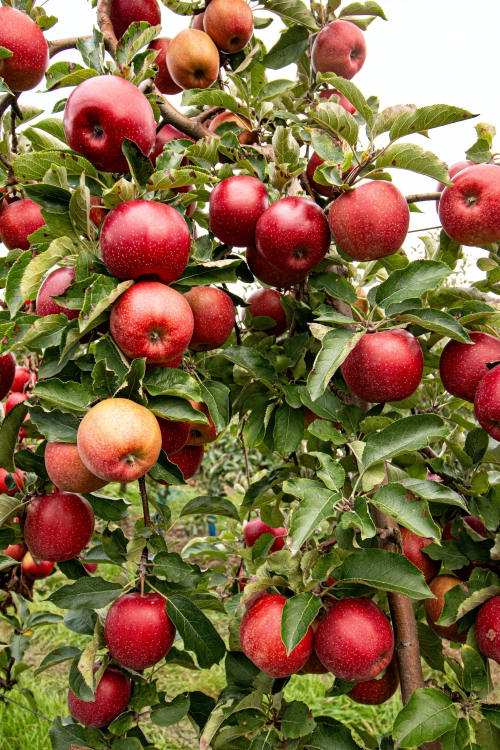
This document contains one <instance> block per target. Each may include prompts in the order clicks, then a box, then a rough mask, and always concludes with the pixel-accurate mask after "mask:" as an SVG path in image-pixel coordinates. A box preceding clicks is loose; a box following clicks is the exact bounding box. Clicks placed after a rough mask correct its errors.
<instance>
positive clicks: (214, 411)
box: [200, 380, 231, 432]
mask: <svg viewBox="0 0 500 750" xmlns="http://www.w3.org/2000/svg"><path fill="white" fill-rule="evenodd" d="M200 389H201V400H202V401H204V402H205V403H206V405H207V406H208V410H209V412H210V416H211V417H212V419H213V422H214V424H215V429H216V430H217V432H222V430H224V429H225V428H226V427H227V425H228V424H229V419H230V408H231V407H230V403H229V388H228V387H227V385H224V383H219V381H218V380H207V381H205V383H203V384H202V385H201V386H200Z"/></svg>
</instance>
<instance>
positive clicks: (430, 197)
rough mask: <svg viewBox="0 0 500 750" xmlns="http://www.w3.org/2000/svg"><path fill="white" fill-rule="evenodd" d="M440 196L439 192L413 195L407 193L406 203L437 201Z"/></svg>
mask: <svg viewBox="0 0 500 750" xmlns="http://www.w3.org/2000/svg"><path fill="white" fill-rule="evenodd" d="M440 198H441V193H415V194H414V195H407V196H406V202H407V203H420V202H422V201H438V200H439V199H440Z"/></svg>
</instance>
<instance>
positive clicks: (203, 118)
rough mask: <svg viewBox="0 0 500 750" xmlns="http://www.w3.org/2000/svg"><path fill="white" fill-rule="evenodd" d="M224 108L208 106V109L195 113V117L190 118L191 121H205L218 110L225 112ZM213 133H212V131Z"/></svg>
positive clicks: (217, 112)
mask: <svg viewBox="0 0 500 750" xmlns="http://www.w3.org/2000/svg"><path fill="white" fill-rule="evenodd" d="M225 111H226V110H225V109H224V107H217V106H215V107H209V108H208V109H205V110H203V112H200V114H199V115H196V116H195V117H192V118H191V121H192V122H201V123H203V122H206V121H207V120H209V119H210V118H211V117H214V115H218V114H219V112H225ZM212 135H213V133H212Z"/></svg>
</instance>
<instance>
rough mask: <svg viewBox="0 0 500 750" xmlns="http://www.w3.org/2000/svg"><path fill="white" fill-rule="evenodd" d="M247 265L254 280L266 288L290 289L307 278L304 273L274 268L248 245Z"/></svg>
mask: <svg viewBox="0 0 500 750" xmlns="http://www.w3.org/2000/svg"><path fill="white" fill-rule="evenodd" d="M246 260H247V265H248V267H249V269H250V271H251V272H252V273H253V275H254V276H255V278H256V279H258V280H259V281H261V282H262V283H263V284H267V285H268V286H274V287H277V288H278V289H290V287H292V286H295V285H296V284H300V282H301V281H304V279H305V278H306V277H307V274H308V270H306V271H300V272H298V271H295V272H294V271H285V270H284V269H283V268H275V267H274V266H272V265H271V264H270V263H268V261H267V260H266V259H265V258H263V257H262V255H260V254H259V253H258V252H257V248H256V247H254V246H253V245H249V246H248V247H247V251H246Z"/></svg>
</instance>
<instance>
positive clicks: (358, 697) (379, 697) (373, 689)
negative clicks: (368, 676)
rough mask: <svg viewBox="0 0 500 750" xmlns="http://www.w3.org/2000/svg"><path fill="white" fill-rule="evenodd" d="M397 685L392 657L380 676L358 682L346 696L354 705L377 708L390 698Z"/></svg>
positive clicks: (394, 663)
mask: <svg viewBox="0 0 500 750" xmlns="http://www.w3.org/2000/svg"><path fill="white" fill-rule="evenodd" d="M398 685H399V674H398V666H397V664H396V656H395V655H394V656H393V657H392V659H391V661H390V662H389V664H388V665H387V667H386V670H385V672H384V673H383V674H382V676H380V675H379V676H378V677H376V678H375V679H374V680H368V681H367V682H358V683H357V684H356V685H355V686H354V687H353V688H352V690H350V691H349V692H348V693H347V695H348V696H349V698H350V699H351V700H353V701H355V702H356V703H363V704H365V705H366V706H379V705H380V704H381V703H385V702H386V701H388V700H389V698H392V696H393V695H394V693H395V692H396V690H397V689H398Z"/></svg>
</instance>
